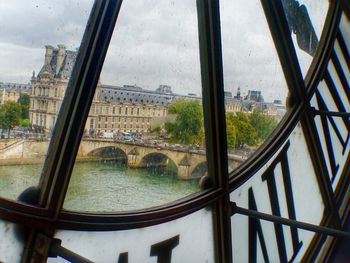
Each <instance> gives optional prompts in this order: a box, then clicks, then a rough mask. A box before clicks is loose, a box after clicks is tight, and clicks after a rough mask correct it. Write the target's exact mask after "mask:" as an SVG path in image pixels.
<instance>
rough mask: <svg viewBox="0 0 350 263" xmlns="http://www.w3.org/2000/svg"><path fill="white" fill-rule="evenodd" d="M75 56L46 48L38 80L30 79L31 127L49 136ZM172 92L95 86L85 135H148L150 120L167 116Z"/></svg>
mask: <svg viewBox="0 0 350 263" xmlns="http://www.w3.org/2000/svg"><path fill="white" fill-rule="evenodd" d="M76 55H77V53H76V52H75V51H70V50H67V49H66V48H65V47H64V46H63V45H58V48H54V47H52V46H46V54H45V63H44V65H43V67H42V69H41V70H40V72H39V73H38V75H37V76H35V74H34V75H33V77H32V79H31V85H32V90H31V95H30V108H29V112H30V114H29V117H30V123H31V124H32V125H33V126H34V127H37V128H41V129H42V130H43V131H44V132H50V131H51V130H52V128H53V126H54V124H55V122H56V119H57V115H58V112H59V109H60V106H61V103H62V100H63V97H64V93H65V91H66V87H67V84H68V81H69V78H70V75H71V73H72V69H73V65H74V63H75V60H76ZM173 98H174V95H172V92H171V88H170V87H169V88H166V89H165V88H161V90H158V91H148V90H144V89H142V88H140V87H137V86H136V85H135V86H128V85H124V86H122V87H119V86H111V85H101V84H100V83H99V84H98V86H97V88H96V93H95V96H94V100H93V103H92V105H91V108H90V113H89V116H88V119H87V122H86V126H85V132H86V134H90V135H99V134H101V133H103V132H113V133H116V132H147V131H148V129H149V128H150V123H151V120H152V119H153V118H159V117H163V116H166V115H167V105H168V104H169V103H170V102H171V101H172V99H173Z"/></svg>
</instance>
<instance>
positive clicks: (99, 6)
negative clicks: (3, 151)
mask: <svg viewBox="0 0 350 263" xmlns="http://www.w3.org/2000/svg"><path fill="white" fill-rule="evenodd" d="M121 3H122V0H120V1H112V0H106V1H95V4H94V6H93V9H92V12H91V15H90V18H89V21H88V26H87V27H86V31H85V33H84V36H83V40H82V44H81V47H80V49H79V52H78V56H77V60H76V63H75V65H74V68H73V71H72V77H71V79H70V81H69V83H68V87H67V89H68V90H69V91H70V92H66V93H65V97H64V100H63V103H62V107H61V109H60V113H59V115H58V119H57V123H56V125H55V129H54V132H53V135H52V140H51V142H50V145H49V150H48V153H49V154H48V155H47V158H46V160H45V164H44V168H43V171H42V176H41V180H40V185H39V188H40V197H39V206H41V207H45V208H47V209H48V211H49V214H50V218H51V219H56V218H58V216H59V214H60V211H61V208H62V205H63V202H64V197H65V194H66V191H67V188H68V184H69V179H70V176H71V172H72V170H73V166H74V162H75V158H76V153H77V151H78V148H79V144H80V139H81V137H82V133H83V130H84V124H85V121H86V119H87V116H88V113H89V108H90V105H91V102H92V99H93V96H94V93H95V89H96V86H97V83H98V80H99V76H100V72H101V70H102V65H103V62H104V59H105V56H106V53H107V49H108V45H109V42H110V39H111V37H112V33H113V29H114V25H115V22H116V19H117V16H118V13H119V10H120V7H121ZM45 232H46V233H45V234H46V235H47V236H49V237H50V236H52V235H53V233H54V229H52V228H50V229H47V230H46V231H45ZM39 235H40V233H39V232H38V231H37V230H35V229H32V230H31V232H30V234H29V237H28V239H27V242H26V246H25V251H24V253H23V256H22V258H23V262H30V261H31V260H32V259H34V258H37V257H41V258H45V257H46V256H47V255H45V253H44V254H40V253H39V252H38V251H37V250H36V248H35V244H36V242H38V241H37V240H38V239H39Z"/></svg>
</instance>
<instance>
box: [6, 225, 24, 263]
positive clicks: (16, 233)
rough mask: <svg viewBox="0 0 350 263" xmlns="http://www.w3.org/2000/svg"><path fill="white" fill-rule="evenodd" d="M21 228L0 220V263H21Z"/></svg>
mask: <svg viewBox="0 0 350 263" xmlns="http://www.w3.org/2000/svg"><path fill="white" fill-rule="evenodd" d="M22 232H23V228H20V227H19V226H18V225H16V224H13V223H10V222H6V221H2V220H0V262H21V258H22V253H23V248H24V242H25V240H24V238H25V237H24V236H23V235H22Z"/></svg>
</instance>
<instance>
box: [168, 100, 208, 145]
mask: <svg viewBox="0 0 350 263" xmlns="http://www.w3.org/2000/svg"><path fill="white" fill-rule="evenodd" d="M168 113H169V114H175V115H176V119H175V123H170V122H167V123H165V125H164V128H165V129H166V130H167V132H168V133H169V134H170V135H171V139H172V141H174V142H178V143H183V144H197V143H199V141H201V140H203V137H204V130H203V112H202V106H201V104H200V101H198V100H186V99H179V100H176V101H174V102H172V103H171V104H170V106H169V108H168Z"/></svg>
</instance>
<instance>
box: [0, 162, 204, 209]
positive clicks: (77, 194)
mask: <svg viewBox="0 0 350 263" xmlns="http://www.w3.org/2000/svg"><path fill="white" fill-rule="evenodd" d="M41 168H42V165H17V166H0V196H1V197H5V198H9V199H16V198H17V197H18V195H19V194H20V193H21V192H22V191H23V190H25V189H26V188H28V187H30V186H35V185H37V184H38V182H39V177H40V172H41ZM197 191H199V187H198V182H197V181H181V180H178V179H177V178H176V176H175V175H174V173H173V172H171V171H169V170H165V169H157V170H143V169H128V168H127V167H126V166H123V165H121V164H118V163H115V162H78V163H76V164H75V167H74V170H73V174H72V178H71V182H70V185H69V188H68V192H67V195H66V200H65V203H64V208H65V209H67V210H75V211H87V212H115V211H126V210H134V209H143V208H149V207H154V206H158V205H163V204H166V203H169V202H171V201H174V200H177V199H179V198H182V197H185V196H187V195H190V194H192V193H195V192H197Z"/></svg>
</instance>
